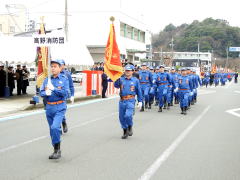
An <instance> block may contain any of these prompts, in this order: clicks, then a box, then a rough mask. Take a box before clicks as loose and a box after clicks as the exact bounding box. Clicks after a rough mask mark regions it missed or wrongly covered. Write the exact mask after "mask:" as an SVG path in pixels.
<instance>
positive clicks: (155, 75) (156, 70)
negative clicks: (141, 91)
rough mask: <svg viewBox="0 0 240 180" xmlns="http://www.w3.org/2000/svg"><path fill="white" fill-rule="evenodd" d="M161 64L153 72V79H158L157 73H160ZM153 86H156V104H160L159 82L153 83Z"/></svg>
mask: <svg viewBox="0 0 240 180" xmlns="http://www.w3.org/2000/svg"><path fill="white" fill-rule="evenodd" d="M159 69H160V68H159V66H157V67H156V68H155V73H154V74H153V80H154V79H157V75H158V73H159ZM153 87H155V106H158V104H159V98H158V88H157V84H156V83H153Z"/></svg>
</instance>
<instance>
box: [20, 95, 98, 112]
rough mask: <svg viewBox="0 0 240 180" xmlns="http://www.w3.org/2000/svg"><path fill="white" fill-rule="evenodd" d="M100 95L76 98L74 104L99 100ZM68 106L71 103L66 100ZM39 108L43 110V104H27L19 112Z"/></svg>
mask: <svg viewBox="0 0 240 180" xmlns="http://www.w3.org/2000/svg"><path fill="white" fill-rule="evenodd" d="M101 97H102V96H101V95H93V96H86V97H76V98H75V99H74V102H81V101H86V100H91V99H97V98H101ZM67 103H68V104H70V103H71V102H70V101H69V100H68V101H67ZM40 108H44V105H43V103H39V104H36V105H34V104H29V105H27V106H25V107H24V108H23V109H22V110H21V111H28V110H34V109H40Z"/></svg>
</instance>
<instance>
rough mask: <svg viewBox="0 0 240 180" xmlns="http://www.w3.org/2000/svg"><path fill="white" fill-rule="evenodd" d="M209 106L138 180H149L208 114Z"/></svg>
mask: <svg viewBox="0 0 240 180" xmlns="http://www.w3.org/2000/svg"><path fill="white" fill-rule="evenodd" d="M209 109H210V106H207V107H206V108H205V109H204V111H203V112H202V113H201V114H200V115H199V116H198V117H197V118H196V119H195V120H194V121H193V122H192V123H191V124H190V125H189V126H188V127H187V128H186V129H185V130H184V131H183V132H182V133H181V134H180V135H179V136H178V137H177V139H175V141H174V142H173V143H172V144H171V145H170V146H169V147H168V148H167V149H166V150H165V151H164V152H163V153H162V154H161V155H160V156H159V157H158V158H157V160H156V161H155V162H154V163H153V164H152V165H151V166H150V167H149V168H148V169H147V170H146V171H145V172H144V174H143V175H142V176H141V177H140V178H139V180H149V179H150V178H151V177H152V176H153V175H154V174H155V173H156V172H157V170H158V169H159V168H160V166H161V165H162V164H163V163H164V162H165V161H166V160H167V159H168V157H169V156H170V155H171V154H172V153H173V152H174V151H175V150H176V148H177V147H178V146H179V145H180V143H181V142H182V141H183V140H184V139H185V138H186V136H187V135H188V134H189V133H190V131H191V130H192V129H193V128H194V127H195V126H196V125H197V124H198V123H199V121H200V120H201V119H202V117H203V116H204V115H205V114H206V113H207V112H208V110H209Z"/></svg>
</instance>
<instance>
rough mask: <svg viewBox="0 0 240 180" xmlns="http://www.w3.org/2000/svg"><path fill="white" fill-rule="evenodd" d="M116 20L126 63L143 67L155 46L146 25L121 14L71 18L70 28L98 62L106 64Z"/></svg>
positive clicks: (120, 48)
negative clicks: (152, 46) (106, 52)
mask: <svg viewBox="0 0 240 180" xmlns="http://www.w3.org/2000/svg"><path fill="white" fill-rule="evenodd" d="M111 16H114V18H115V21H114V25H115V32H116V39H117V43H118V46H119V50H120V54H121V58H122V59H128V60H129V61H131V62H134V63H137V64H139V63H140V59H146V55H147V47H148V49H150V48H149V46H151V33H150V31H149V30H148V29H147V27H146V25H145V24H143V23H142V22H140V21H138V20H137V19H134V18H133V17H130V16H128V15H127V14H125V13H122V12H120V11H102V12H84V13H78V14H73V15H72V17H69V28H72V27H74V29H79V33H81V34H82V35H83V36H82V37H83V41H84V43H85V44H86V45H87V47H88V49H89V51H90V53H91V55H92V57H93V59H94V61H95V62H103V61H104V51H105V47H106V44H107V40H108V35H109V31H110V23H111V21H110V20H109V19H110V17H111Z"/></svg>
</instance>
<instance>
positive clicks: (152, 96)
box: [149, 66, 156, 109]
mask: <svg viewBox="0 0 240 180" xmlns="http://www.w3.org/2000/svg"><path fill="white" fill-rule="evenodd" d="M149 69H150V72H151V74H152V79H153V76H154V74H155V72H154V68H153V67H152V66H151V67H150V68H149ZM155 91H156V86H155V85H154V84H153V83H151V87H150V91H149V109H151V106H152V104H153V102H154V96H155Z"/></svg>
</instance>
